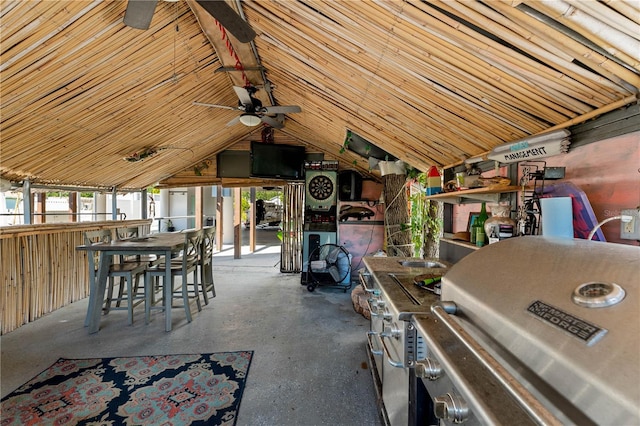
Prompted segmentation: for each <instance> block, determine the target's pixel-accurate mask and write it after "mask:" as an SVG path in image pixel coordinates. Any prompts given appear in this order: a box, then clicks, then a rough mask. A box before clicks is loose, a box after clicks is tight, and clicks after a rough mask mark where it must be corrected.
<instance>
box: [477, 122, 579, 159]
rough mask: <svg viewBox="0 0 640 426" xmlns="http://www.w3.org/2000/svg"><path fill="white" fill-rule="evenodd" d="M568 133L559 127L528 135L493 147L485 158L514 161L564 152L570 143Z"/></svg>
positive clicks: (567, 149)
mask: <svg viewBox="0 0 640 426" xmlns="http://www.w3.org/2000/svg"><path fill="white" fill-rule="evenodd" d="M570 134H571V132H569V131H568V130H566V129H560V130H555V131H552V132H547V133H541V134H539V135H534V136H529V137H527V138H524V139H519V140H517V141H514V142H511V143H508V144H505V145H500V146H497V147H495V148H493V150H492V151H491V152H490V153H489V154H488V155H487V158H488V159H490V160H494V161H499V162H501V163H515V162H518V161H523V160H535V159H538V158H544V157H550V156H553V155H558V154H562V153H566V152H567V151H569V145H570V144H571V142H570V141H569V135H570Z"/></svg>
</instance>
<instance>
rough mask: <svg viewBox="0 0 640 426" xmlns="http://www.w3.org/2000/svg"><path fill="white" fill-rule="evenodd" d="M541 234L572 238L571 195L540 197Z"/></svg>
mask: <svg viewBox="0 0 640 426" xmlns="http://www.w3.org/2000/svg"><path fill="white" fill-rule="evenodd" d="M540 209H541V210H542V212H541V213H542V235H544V236H547V237H561V238H573V209H572V207H571V197H553V198H541V199H540Z"/></svg>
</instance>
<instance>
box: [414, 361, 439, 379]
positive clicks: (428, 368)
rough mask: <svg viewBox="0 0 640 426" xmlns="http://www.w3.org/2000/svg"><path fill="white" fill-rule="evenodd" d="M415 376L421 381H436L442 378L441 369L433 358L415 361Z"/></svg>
mask: <svg viewBox="0 0 640 426" xmlns="http://www.w3.org/2000/svg"><path fill="white" fill-rule="evenodd" d="M415 373H416V376H417V377H419V378H421V379H428V380H437V379H439V378H440V377H442V367H441V366H440V363H439V362H438V361H437V360H435V359H433V358H426V359H423V360H420V361H416V371H415Z"/></svg>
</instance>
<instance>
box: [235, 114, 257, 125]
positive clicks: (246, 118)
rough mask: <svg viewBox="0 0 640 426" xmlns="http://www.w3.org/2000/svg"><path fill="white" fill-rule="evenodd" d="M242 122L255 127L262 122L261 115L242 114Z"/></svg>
mask: <svg viewBox="0 0 640 426" xmlns="http://www.w3.org/2000/svg"><path fill="white" fill-rule="evenodd" d="M240 122H241V123H242V124H244V125H245V126H249V127H255V126H257V125H258V124H260V123H262V120H261V119H260V117H258V116H257V115H254V114H242V115H241V116H240Z"/></svg>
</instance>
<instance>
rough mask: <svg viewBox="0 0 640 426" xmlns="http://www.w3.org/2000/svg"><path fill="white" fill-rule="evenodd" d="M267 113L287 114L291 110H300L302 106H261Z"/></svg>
mask: <svg viewBox="0 0 640 426" xmlns="http://www.w3.org/2000/svg"><path fill="white" fill-rule="evenodd" d="M262 111H263V112H265V113H267V114H289V113H293V112H302V108H300V107H299V106H297V105H276V106H268V107H264V108H262Z"/></svg>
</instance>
